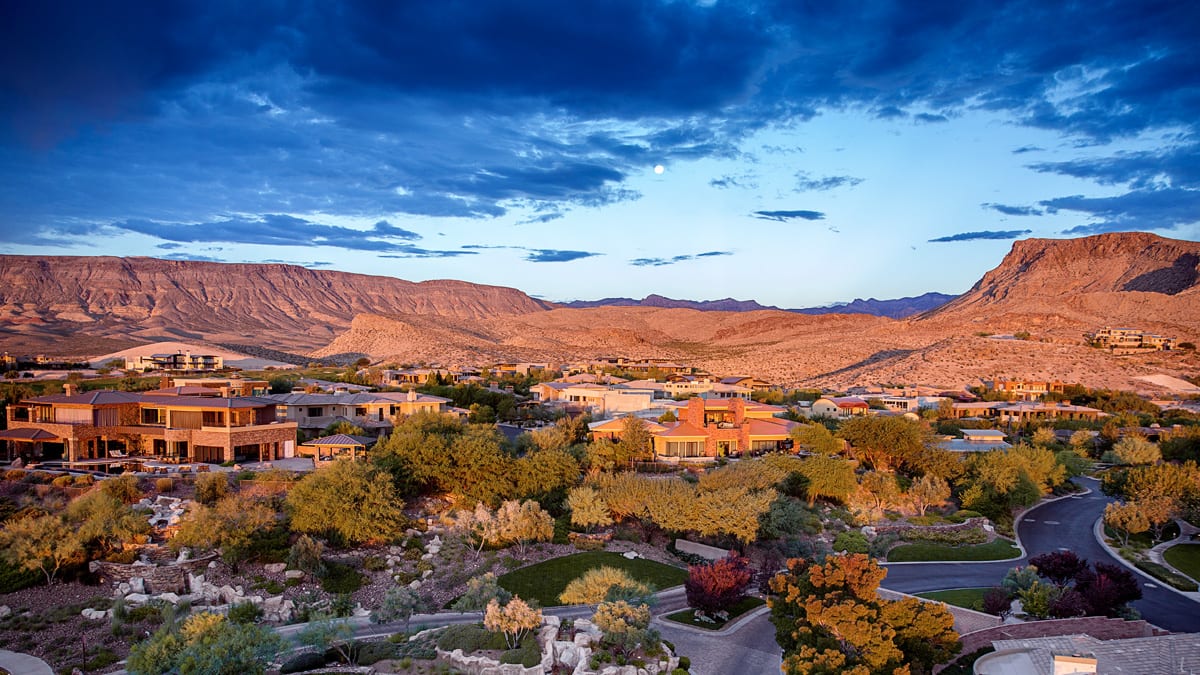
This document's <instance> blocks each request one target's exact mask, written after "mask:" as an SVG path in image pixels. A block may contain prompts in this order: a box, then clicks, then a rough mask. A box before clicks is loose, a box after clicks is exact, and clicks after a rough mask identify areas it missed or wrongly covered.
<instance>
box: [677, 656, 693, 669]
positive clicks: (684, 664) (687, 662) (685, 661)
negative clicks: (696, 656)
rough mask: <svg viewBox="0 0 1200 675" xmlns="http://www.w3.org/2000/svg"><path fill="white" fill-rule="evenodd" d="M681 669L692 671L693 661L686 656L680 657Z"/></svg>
mask: <svg viewBox="0 0 1200 675" xmlns="http://www.w3.org/2000/svg"><path fill="white" fill-rule="evenodd" d="M679 668H680V669H682V670H691V669H692V660H691V659H689V658H688V657H686V656H680V657H679Z"/></svg>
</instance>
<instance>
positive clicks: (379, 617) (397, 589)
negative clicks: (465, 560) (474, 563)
mask: <svg viewBox="0 0 1200 675" xmlns="http://www.w3.org/2000/svg"><path fill="white" fill-rule="evenodd" d="M493 578H494V577H493ZM424 610H425V602H424V600H423V599H422V598H421V594H420V593H417V592H416V591H415V590H413V589H411V588H409V587H408V586H399V585H397V586H391V587H389V588H388V590H387V593H386V594H385V595H384V596H383V602H382V603H380V605H379V607H378V608H376V609H375V611H373V612H371V623H393V622H396V621H403V622H404V632H405V633H407V632H408V622H409V621H410V620H411V619H412V616H413V614H416V613H417V612H422V611H424Z"/></svg>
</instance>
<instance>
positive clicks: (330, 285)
mask: <svg viewBox="0 0 1200 675" xmlns="http://www.w3.org/2000/svg"><path fill="white" fill-rule="evenodd" d="M548 308H549V305H548V304H547V303H543V302H541V301H539V300H535V299H533V298H531V297H529V296H527V295H525V294H524V293H522V292H520V291H517V290H515V289H512V288H503V287H498V286H482V285H479V284H471V283H466V282H463V281H425V282H421V283H413V282H410V281H403V280H401V279H395V278H391V277H379V276H368V275H364V274H349V273H346V272H333V271H323V270H310V269H306V268H304V267H298V266H295V265H253V264H242V265H238V264H224V263H207V262H190V261H170V260H158V259H154V258H111V257H94V258H91V257H35V256H0V324H6V325H7V327H8V328H9V330H11V331H13V332H17V333H24V334H25V335H26V336H28V335H29V334H31V333H33V334H43V335H61V336H72V335H74V334H78V333H87V334H89V335H93V336H109V337H112V336H118V335H124V336H129V337H133V338H152V337H169V338H186V339H206V340H210V341H232V342H244V341H246V340H247V339H248V338H256V337H257V338H263V339H265V341H266V342H267V343H269V344H272V345H282V346H285V347H290V348H300V349H312V348H315V347H317V346H320V345H323V344H326V343H328V342H329V340H331V339H333V338H334V337H335V336H337V335H338V334H340V333H341V332H342V331H344V330H345V328H346V326H348V325H349V324H350V322H351V320H352V319H353V318H354V317H355V316H357V315H359V314H364V313H379V314H421V315H427V316H429V315H432V316H443V317H452V318H464V319H480V318H485V317H491V316H503V315H510V314H524V313H528V312H540V311H545V310H546V309H548Z"/></svg>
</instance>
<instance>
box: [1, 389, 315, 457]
mask: <svg viewBox="0 0 1200 675" xmlns="http://www.w3.org/2000/svg"><path fill="white" fill-rule="evenodd" d="M178 394H179V392H177V391H173V390H166V391H163V392H150V393H145V394H133V393H127V392H120V391H92V392H86V393H77V392H75V391H74V387H72V386H71V385H68V386H67V390H66V392H64V393H62V394H53V395H50V396H38V397H35V398H30V399H26V400H23V401H21V402H19V403H17V404H15V405H12V406H9V408H8V429H7V430H5V431H3V432H0V439H4V440H7V441H9V443H10V446H12V445H16V446H17V450H18V452H20V453H21V454H25V455H28V456H30V457H31V458H41V459H62V460H63V461H65V462H73V463H78V462H83V463H86V462H87V461H89V460H110V461H111V460H113V459H125V458H129V459H146V460H164V461H175V462H215V463H220V462H231V461H269V460H273V459H280V458H283V457H290V456H292V454H293V452H294V450H295V443H296V425H295V424H293V423H288V422H283V421H280V420H279V419H278V417H277V413H276V410H275V408H276V404H275V402H274V401H268V400H264V399H261V398H254V397H235V398H222V397H220V396H214V395H211V394H209V395H206V396H196V395H178ZM10 451H11V448H10Z"/></svg>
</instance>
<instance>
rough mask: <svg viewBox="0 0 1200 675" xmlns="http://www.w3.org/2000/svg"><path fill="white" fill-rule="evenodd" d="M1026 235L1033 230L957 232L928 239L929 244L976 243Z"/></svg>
mask: <svg viewBox="0 0 1200 675" xmlns="http://www.w3.org/2000/svg"><path fill="white" fill-rule="evenodd" d="M1027 234H1033V230H984V231H982V232H959V233H958V234H951V235H947V236H945V237H938V238H937V239H930V240H929V241H930V242H931V243H945V242H952V241H977V240H980V239H1016V238H1017V237H1023V236H1025V235H1027Z"/></svg>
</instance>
